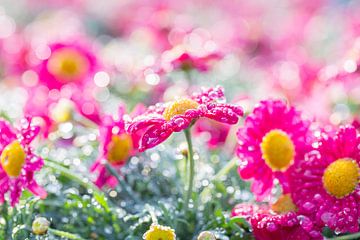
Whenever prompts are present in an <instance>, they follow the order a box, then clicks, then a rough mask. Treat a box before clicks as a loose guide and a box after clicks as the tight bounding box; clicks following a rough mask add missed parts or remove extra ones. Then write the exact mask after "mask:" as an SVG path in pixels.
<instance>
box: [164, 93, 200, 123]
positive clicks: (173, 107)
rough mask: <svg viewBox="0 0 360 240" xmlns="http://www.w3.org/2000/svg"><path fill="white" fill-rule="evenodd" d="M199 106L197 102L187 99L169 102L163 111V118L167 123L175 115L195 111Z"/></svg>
mask: <svg viewBox="0 0 360 240" xmlns="http://www.w3.org/2000/svg"><path fill="white" fill-rule="evenodd" d="M198 106H199V104H198V103H197V102H195V101H194V100H191V99H188V98H182V99H179V100H176V101H174V102H171V103H170V104H169V105H168V106H167V107H166V109H165V111H164V113H163V116H164V118H165V120H167V121H169V120H170V119H171V118H173V117H174V116H176V115H180V114H184V113H185V112H186V111H187V110H190V109H196V108H197V107H198Z"/></svg>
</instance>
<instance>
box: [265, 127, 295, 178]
mask: <svg viewBox="0 0 360 240" xmlns="http://www.w3.org/2000/svg"><path fill="white" fill-rule="evenodd" d="M260 148H261V153H262V157H263V159H264V160H265V163H266V164H267V165H268V166H269V167H270V168H271V169H272V170H274V171H286V169H288V167H289V166H290V165H291V164H292V163H293V161H294V157H295V146H294V143H293V142H292V140H291V139H290V137H289V136H288V135H287V134H286V133H285V132H284V131H281V130H278V129H276V130H271V131H270V132H268V133H267V134H266V135H265V136H264V138H263V140H262V142H261V144H260Z"/></svg>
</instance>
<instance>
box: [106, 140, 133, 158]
mask: <svg viewBox="0 0 360 240" xmlns="http://www.w3.org/2000/svg"><path fill="white" fill-rule="evenodd" d="M107 148H108V154H107V160H108V161H109V162H110V163H114V164H117V163H122V162H125V161H126V160H127V158H128V157H129V155H130V151H131V148H132V140H131V137H130V136H129V135H128V134H125V133H124V134H121V135H113V136H112V138H111V142H110V143H109V144H108V146H107Z"/></svg>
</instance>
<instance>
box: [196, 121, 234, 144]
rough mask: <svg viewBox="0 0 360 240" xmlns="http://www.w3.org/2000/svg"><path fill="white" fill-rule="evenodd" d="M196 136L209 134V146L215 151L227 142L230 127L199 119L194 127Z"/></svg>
mask: <svg viewBox="0 0 360 240" xmlns="http://www.w3.org/2000/svg"><path fill="white" fill-rule="evenodd" d="M194 131H195V134H198V135H203V134H207V135H208V137H207V144H208V147H209V149H215V148H217V147H220V146H222V145H223V144H224V143H225V142H226V138H227V136H228V134H229V131H230V126H229V125H227V124H221V123H219V122H217V121H214V120H211V119H206V118H203V119H199V120H198V121H197V122H196V125H195V126H194Z"/></svg>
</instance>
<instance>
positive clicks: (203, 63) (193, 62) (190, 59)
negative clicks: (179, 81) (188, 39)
mask: <svg viewBox="0 0 360 240" xmlns="http://www.w3.org/2000/svg"><path fill="white" fill-rule="evenodd" d="M221 58H222V55H221V54H220V53H217V52H213V53H207V54H205V55H204V56H196V55H194V54H191V53H188V52H182V53H180V54H178V55H176V54H175V55H174V56H171V58H170V59H167V60H168V61H169V64H170V66H171V67H172V69H175V70H183V71H189V70H192V69H196V70H198V71H200V72H207V71H209V69H210V67H211V64H212V63H213V62H216V61H218V60H220V59H221Z"/></svg>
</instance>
